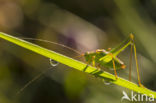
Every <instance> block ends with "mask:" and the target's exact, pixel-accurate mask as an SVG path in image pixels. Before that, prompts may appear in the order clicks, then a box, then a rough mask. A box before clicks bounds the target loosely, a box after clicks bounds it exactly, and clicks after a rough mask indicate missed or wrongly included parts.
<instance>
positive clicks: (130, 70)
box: [129, 44, 133, 81]
mask: <svg viewBox="0 0 156 103" xmlns="http://www.w3.org/2000/svg"><path fill="white" fill-rule="evenodd" d="M132 53H133V46H132V44H131V51H130V60H129V81H131V74H132Z"/></svg>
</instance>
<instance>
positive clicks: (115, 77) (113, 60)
mask: <svg viewBox="0 0 156 103" xmlns="http://www.w3.org/2000/svg"><path fill="white" fill-rule="evenodd" d="M112 62H113V69H114V74H115V78H116V79H118V76H117V72H116V68H115V61H114V59H112Z"/></svg>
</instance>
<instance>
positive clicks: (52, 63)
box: [49, 59, 59, 67]
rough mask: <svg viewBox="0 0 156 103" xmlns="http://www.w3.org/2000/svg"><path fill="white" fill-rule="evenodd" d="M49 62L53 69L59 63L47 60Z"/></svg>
mask: <svg viewBox="0 0 156 103" xmlns="http://www.w3.org/2000/svg"><path fill="white" fill-rule="evenodd" d="M49 60H50V65H52V66H53V67H55V66H57V65H58V64H59V62H57V61H55V60H53V59H49Z"/></svg>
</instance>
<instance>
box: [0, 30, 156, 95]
mask: <svg viewBox="0 0 156 103" xmlns="http://www.w3.org/2000/svg"><path fill="white" fill-rule="evenodd" d="M0 37H1V38H2V39H5V40H7V41H10V42H12V43H14V44H17V45H19V46H21V47H24V48H26V49H29V50H31V51H33V52H36V53H38V54H40V55H43V56H45V57H47V58H51V59H53V60H55V61H58V62H59V63H62V64H65V65H67V66H69V67H72V68H73V69H77V70H79V71H82V72H86V73H89V74H92V75H95V76H96V77H99V78H101V79H107V80H110V82H112V83H114V84H116V85H119V86H122V87H125V88H128V89H130V90H133V91H136V92H138V93H142V94H146V95H148V96H149V97H152V96H151V94H152V95H153V96H154V98H156V92H154V91H152V90H149V89H147V88H145V87H144V88H143V87H139V86H138V85H137V84H135V83H132V82H130V81H127V80H125V79H123V78H120V77H118V79H117V80H116V79H115V76H114V75H112V74H110V73H108V72H105V71H101V70H99V69H97V68H95V67H92V66H88V65H87V64H85V63H83V62H80V61H77V60H75V59H72V58H69V57H67V56H64V55H62V54H59V53H56V52H54V51H51V50H48V49H46V48H43V47H41V46H38V45H36V44H33V43H30V42H27V41H25V40H22V39H19V38H17V37H13V36H11V35H8V34H6V33H2V32H0ZM84 70H85V71H84Z"/></svg>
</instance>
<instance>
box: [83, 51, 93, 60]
mask: <svg viewBox="0 0 156 103" xmlns="http://www.w3.org/2000/svg"><path fill="white" fill-rule="evenodd" d="M91 54H92V53H91V52H85V53H84V58H85V60H86V62H89V60H91V58H92V57H91Z"/></svg>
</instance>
